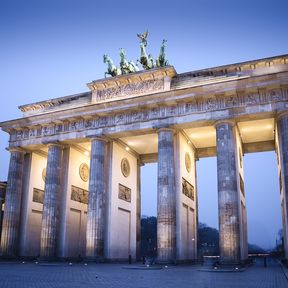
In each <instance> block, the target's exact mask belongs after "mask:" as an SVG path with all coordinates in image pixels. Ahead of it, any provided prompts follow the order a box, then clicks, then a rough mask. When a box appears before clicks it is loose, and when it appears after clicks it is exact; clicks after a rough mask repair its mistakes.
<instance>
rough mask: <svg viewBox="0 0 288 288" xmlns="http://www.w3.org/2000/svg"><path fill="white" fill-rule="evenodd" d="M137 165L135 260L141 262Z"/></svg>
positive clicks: (139, 193)
mask: <svg viewBox="0 0 288 288" xmlns="http://www.w3.org/2000/svg"><path fill="white" fill-rule="evenodd" d="M142 165H143V164H142V163H139V162H138V163H137V191H136V193H137V194H136V260H137V261H138V260H141V180H140V178H141V166H142Z"/></svg>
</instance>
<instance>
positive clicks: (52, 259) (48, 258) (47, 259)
mask: <svg viewBox="0 0 288 288" xmlns="http://www.w3.org/2000/svg"><path fill="white" fill-rule="evenodd" d="M37 260H38V261H39V262H56V261H59V258H58V257H56V256H40V257H38V258H37Z"/></svg>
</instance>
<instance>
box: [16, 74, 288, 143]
mask: <svg viewBox="0 0 288 288" xmlns="http://www.w3.org/2000/svg"><path fill="white" fill-rule="evenodd" d="M153 81H154V82H157V81H158V80H157V81H156V80H146V81H144V82H147V83H150V82H151V83H152V82H153ZM158 82H159V83H160V82H161V83H162V82H163V81H162V80H161V81H160V80H159V81H158ZM159 83H158V84H159ZM127 85H128V86H127ZM127 85H126V86H127V87H126V88H125V89H128V87H130V86H129V85H132V84H127ZM133 85H134V86H133ZM133 85H132V86H133V87H134V88H135V87H136V88H137V89H138V91H142V90H141V89H142V88H143V87H144V86H145V85H146V84H145V85H144V84H143V85H144V86H141V85H140V86H139V85H138V84H137V85H138V86H137V85H136V84H133ZM135 85H136V86H135ZM147 85H148V84H147ZM149 85H152V84H149ZM153 85H156V84H155V83H154V84H153ZM153 85H152V86H151V87H154V86H153ZM159 85H160V84H159ZM161 85H162V84H161ZM161 85H160V86H161ZM132 86H131V87H132ZM160 86H159V87H160ZM131 87H130V88H129V89H132V88H131ZM157 87H158V86H157ZM136 88H135V89H136ZM129 89H128V90H129ZM143 89H144V88H143ZM145 89H146V88H145ZM145 89H144V90H143V91H145V93H147V90H145ZM151 89H152V88H151ZM159 89H160V88H159ZM282 90H283V88H282ZM101 91H102V90H101ZM103 91H106V90H103ZM123 91H124V90H123ZM125 91H126V90H125ZM285 91H286V90H285ZM98 92H99V91H98ZM103 93H104V92H103ZM119 93H120V92H119ZM121 93H122V92H121ZM259 93H260V94H259ZM259 93H251V94H248V95H245V94H244V92H241V93H237V94H235V95H229V96H224V95H220V96H219V97H216V96H214V97H208V98H207V97H206V98H205V97H203V96H201V97H198V98H196V97H195V99H193V100H192V101H191V100H190V101H191V102H188V103H184V104H181V103H179V104H177V105H174V106H170V107H165V106H161V107H155V108H150V109H142V110H139V111H135V112H129V113H128V114H125V113H121V114H112V115H110V116H101V117H99V116H95V117H94V118H93V119H88V120H79V121H75V120H73V121H70V122H69V121H68V120H66V121H64V123H63V124H56V125H54V124H53V125H47V124H46V125H43V126H40V125H39V127H37V128H31V129H22V130H17V131H15V132H12V133H11V140H12V141H21V140H24V139H33V138H36V137H45V136H51V135H55V134H61V133H65V132H73V131H82V130H85V129H91V128H103V127H108V126H112V125H117V124H128V123H134V122H140V121H146V120H153V119H159V118H164V117H167V116H168V117H169V116H182V115H187V114H190V113H194V112H203V111H204V112H205V111H213V110H217V109H222V108H224V109H225V108H233V107H240V106H245V105H255V104H262V103H267V102H269V101H279V100H282V99H283V94H285V93H286V94H287V95H288V93H287V91H286V92H285V93H284V92H283V93H282V91H281V90H280V89H274V90H272V91H264V90H263V89H262V90H261V91H260V92H259ZM287 97H288V96H287Z"/></svg>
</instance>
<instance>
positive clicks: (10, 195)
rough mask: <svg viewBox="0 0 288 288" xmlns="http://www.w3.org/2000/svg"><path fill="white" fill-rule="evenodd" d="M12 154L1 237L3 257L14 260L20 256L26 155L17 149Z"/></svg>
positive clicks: (12, 150) (11, 151)
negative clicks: (21, 211) (19, 239)
mask: <svg viewBox="0 0 288 288" xmlns="http://www.w3.org/2000/svg"><path fill="white" fill-rule="evenodd" d="M10 153H11V155H10V165H9V172H8V181H7V189H6V201H5V208H4V217H3V225H2V236H1V254H2V256H5V257H12V258H13V257H16V256H17V254H18V238H19V222H20V207H21V194H22V182H23V167H24V153H23V151H20V150H17V149H15V150H14V149H11V150H10Z"/></svg>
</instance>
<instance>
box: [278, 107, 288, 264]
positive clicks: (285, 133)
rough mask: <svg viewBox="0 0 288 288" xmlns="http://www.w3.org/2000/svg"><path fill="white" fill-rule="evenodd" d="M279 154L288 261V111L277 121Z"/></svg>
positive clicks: (287, 256) (285, 245) (284, 232)
mask: <svg viewBox="0 0 288 288" xmlns="http://www.w3.org/2000/svg"><path fill="white" fill-rule="evenodd" d="M277 126H278V129H277V130H278V142H279V150H280V151H279V152H280V153H279V156H280V163H281V174H282V183H283V184H282V185H283V188H282V189H283V203H282V207H281V209H282V222H283V237H284V252H285V258H286V259H287V261H288V113H287V112H286V113H284V114H280V115H279V117H278V121H277Z"/></svg>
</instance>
